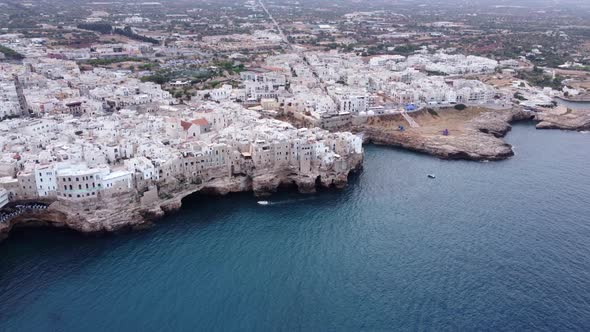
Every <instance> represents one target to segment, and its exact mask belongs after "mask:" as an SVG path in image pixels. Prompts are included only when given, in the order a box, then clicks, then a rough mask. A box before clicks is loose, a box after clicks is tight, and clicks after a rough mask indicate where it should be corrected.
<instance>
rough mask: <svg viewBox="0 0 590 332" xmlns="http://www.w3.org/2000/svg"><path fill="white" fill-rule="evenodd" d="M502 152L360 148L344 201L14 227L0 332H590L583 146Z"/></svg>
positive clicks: (588, 174)
mask: <svg viewBox="0 0 590 332" xmlns="http://www.w3.org/2000/svg"><path fill="white" fill-rule="evenodd" d="M507 141H508V142H509V143H511V144H513V145H514V146H515V150H516V156H515V157H513V158H511V159H509V160H506V161H501V162H490V163H481V162H463V161H444V160H439V159H436V158H432V157H429V156H426V155H420V154H415V153H410V152H406V151H402V150H397V149H392V148H386V147H377V146H371V145H369V146H366V160H365V168H364V170H363V171H362V172H361V173H360V174H359V175H357V176H354V177H352V178H351V183H350V185H349V186H348V187H347V188H346V189H344V190H342V191H329V190H328V191H322V192H320V193H317V194H314V195H300V194H296V193H291V192H284V193H280V194H277V195H274V196H272V197H271V198H270V199H269V201H270V205H267V206H262V205H258V204H257V203H256V201H257V200H256V198H254V197H253V196H252V195H251V194H238V195H230V196H226V197H203V196H191V197H189V198H187V199H186V200H185V202H184V203H185V205H184V207H183V209H182V210H181V211H180V212H178V213H176V214H174V215H171V216H168V217H166V218H164V219H163V220H161V221H160V222H159V223H157V224H156V225H155V226H154V227H153V228H151V229H149V230H146V231H139V232H130V233H125V234H119V235H109V236H103V237H85V236H82V235H79V234H76V233H73V232H69V231H66V230H56V229H20V230H17V231H16V232H14V233H13V234H12V235H11V237H10V238H9V239H8V240H7V241H5V242H3V243H2V244H0V331H109V330H111V331H126V330H129V331H358V330H365V331H395V330H433V331H444V330H491V331H524V330H528V331H549V330H551V331H564V330H578V331H581V330H590V135H589V134H583V133H577V132H565V131H540V130H535V129H534V126H533V125H532V124H527V123H522V124H517V125H515V126H514V129H513V131H512V132H511V133H509V134H508V136H507ZM430 173H434V174H436V179H429V178H427V174H430Z"/></svg>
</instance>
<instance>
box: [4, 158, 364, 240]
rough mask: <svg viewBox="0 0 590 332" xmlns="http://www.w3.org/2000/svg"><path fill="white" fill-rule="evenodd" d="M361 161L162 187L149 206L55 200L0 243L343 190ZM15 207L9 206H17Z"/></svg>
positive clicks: (17, 221)
mask: <svg viewBox="0 0 590 332" xmlns="http://www.w3.org/2000/svg"><path fill="white" fill-rule="evenodd" d="M362 162H363V155H362V154H361V155H353V156H351V157H350V158H349V160H347V164H348V165H349V166H350V167H349V168H348V169H344V170H340V171H334V170H320V171H318V172H314V173H311V174H305V175H302V174H297V173H296V172H288V171H280V172H265V173H261V174H253V175H240V176H233V177H231V178H230V177H226V178H217V179H211V180H210V181H207V182H205V183H202V184H198V185H197V184H187V183H180V182H176V183H167V184H162V185H161V186H160V189H159V190H157V191H156V190H155V189H152V190H151V194H152V195H156V196H155V198H154V199H152V200H151V202H150V203H148V204H146V203H145V201H144V199H145V197H146V196H148V195H146V193H143V195H142V194H139V193H138V192H136V191H134V192H127V193H124V194H121V195H117V196H114V197H109V198H106V197H105V198H101V199H100V200H97V201H92V202H72V201H62V200H56V201H53V202H48V203H50V205H49V207H48V208H47V209H45V210H36V211H29V212H26V213H23V214H22V215H19V216H17V217H15V218H13V219H10V220H8V221H7V222H4V223H0V241H2V240H4V239H6V238H7V237H8V235H9V233H10V231H11V230H12V229H13V228H15V227H37V226H49V227H58V228H68V229H72V230H74V231H77V232H80V233H83V234H102V233H115V232H119V231H125V230H133V229H142V228H146V227H149V226H150V225H151V224H152V223H153V222H154V221H156V220H158V219H160V218H162V217H164V216H165V215H166V214H170V213H173V212H175V211H177V210H179V209H180V208H181V207H182V200H183V199H184V198H185V197H187V196H189V195H192V194H196V193H199V194H206V195H227V194H229V193H237V192H252V193H254V195H256V196H257V197H263V196H267V195H270V194H271V193H274V192H276V191H277V190H279V189H280V188H281V187H285V186H288V187H296V188H297V190H298V191H299V192H301V193H313V192H315V191H316V189H318V188H319V187H324V188H338V189H341V188H344V187H346V185H347V184H348V176H349V174H350V173H354V172H357V171H360V170H361V169H362ZM18 203H19V202H14V204H18Z"/></svg>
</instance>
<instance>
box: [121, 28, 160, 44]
mask: <svg viewBox="0 0 590 332" xmlns="http://www.w3.org/2000/svg"><path fill="white" fill-rule="evenodd" d="M113 32H114V33H116V34H118V35H121V36H125V37H127V38H131V39H134V40H139V41H142V42H146V43H152V44H155V45H158V44H160V41H159V40H157V39H154V38H151V37H146V36H142V35H139V34H136V33H135V32H133V30H132V29H131V27H130V26H126V27H125V28H123V29H118V28H117V29H115V30H113Z"/></svg>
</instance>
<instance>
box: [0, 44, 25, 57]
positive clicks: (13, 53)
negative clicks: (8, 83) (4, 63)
mask: <svg viewBox="0 0 590 332" xmlns="http://www.w3.org/2000/svg"><path fill="white" fill-rule="evenodd" d="M0 53H2V54H4V57H5V58H6V59H7V60H22V59H24V58H25V56H24V55H22V54H20V53H18V52H17V51H15V50H13V49H12V48H9V47H6V46H2V45H0Z"/></svg>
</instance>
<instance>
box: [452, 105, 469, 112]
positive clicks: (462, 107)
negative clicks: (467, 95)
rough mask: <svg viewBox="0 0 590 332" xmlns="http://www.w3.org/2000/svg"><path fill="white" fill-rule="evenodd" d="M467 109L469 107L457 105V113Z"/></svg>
mask: <svg viewBox="0 0 590 332" xmlns="http://www.w3.org/2000/svg"><path fill="white" fill-rule="evenodd" d="M466 108H467V106H465V104H457V105H455V109H456V110H457V111H462V110H464V109H466Z"/></svg>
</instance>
